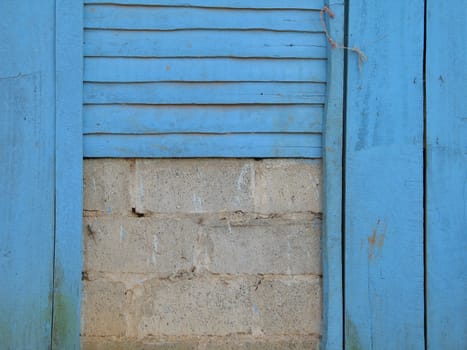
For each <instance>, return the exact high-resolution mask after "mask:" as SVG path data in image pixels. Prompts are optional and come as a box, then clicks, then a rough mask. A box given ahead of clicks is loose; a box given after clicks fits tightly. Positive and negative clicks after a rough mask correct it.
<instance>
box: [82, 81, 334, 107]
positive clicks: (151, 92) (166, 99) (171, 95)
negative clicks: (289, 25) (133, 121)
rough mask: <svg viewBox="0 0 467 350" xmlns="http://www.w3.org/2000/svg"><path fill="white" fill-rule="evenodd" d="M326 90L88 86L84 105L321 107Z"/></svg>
mask: <svg viewBox="0 0 467 350" xmlns="http://www.w3.org/2000/svg"><path fill="white" fill-rule="evenodd" d="M325 88H326V86H325V84H314V83H138V84H120V83H114V84H104V83H86V84H84V103H91V104H109V103H141V104H248V103H253V104H291V103H292V104H296V103H305V104H312V103H318V104H320V103H323V102H324V97H325Z"/></svg>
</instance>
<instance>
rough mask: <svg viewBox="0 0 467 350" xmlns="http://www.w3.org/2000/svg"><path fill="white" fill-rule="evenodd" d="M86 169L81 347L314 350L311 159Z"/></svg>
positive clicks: (317, 291) (315, 174) (90, 165)
mask: <svg viewBox="0 0 467 350" xmlns="http://www.w3.org/2000/svg"><path fill="white" fill-rule="evenodd" d="M84 166H85V169H84V170H85V171H84V192H85V194H84V225H83V226H84V230H83V246H84V266H83V308H82V310H83V312H82V346H83V349H87V350H101V349H110V350H117V349H148V350H149V349H196V350H202V349H208V350H211V349H221V350H223V349H225V350H227V349H245V350H246V349H251V350H254V349H258V350H259V349H261V350H262V349H272V350H274V349H316V348H318V346H319V339H320V333H321V307H322V301H321V300H322V297H321V263H320V236H321V163H320V162H319V161H304V160H284V159H276V160H259V161H257V160H245V159H185V160H173V159H165V160H161V159H88V160H85V164H84Z"/></svg>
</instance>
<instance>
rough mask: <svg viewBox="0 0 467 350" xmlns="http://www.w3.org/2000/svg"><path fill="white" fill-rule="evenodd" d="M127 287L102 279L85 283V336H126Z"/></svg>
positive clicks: (82, 332) (83, 317) (83, 307)
mask: <svg viewBox="0 0 467 350" xmlns="http://www.w3.org/2000/svg"><path fill="white" fill-rule="evenodd" d="M125 291H126V290H125V285H124V284H123V283H119V282H111V281H106V280H102V279H98V280H95V281H83V302H82V306H81V308H82V325H81V334H83V335H84V336H100V337H103V336H123V335H124V334H125V328H126V322H125Z"/></svg>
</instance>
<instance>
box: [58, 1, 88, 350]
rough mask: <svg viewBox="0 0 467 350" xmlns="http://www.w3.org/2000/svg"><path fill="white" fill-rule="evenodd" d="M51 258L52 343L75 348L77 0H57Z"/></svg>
mask: <svg viewBox="0 0 467 350" xmlns="http://www.w3.org/2000/svg"><path fill="white" fill-rule="evenodd" d="M55 3H56V16H55V18H56V41H55V80H56V83H55V84H56V101H55V113H56V117H55V118H56V121H55V125H56V140H55V182H56V189H55V199H56V207H55V223H56V228H55V263H54V295H53V303H54V306H53V310H54V312H53V337H52V349H57V350H60V349H67V350H68V349H69V350H79V349H80V320H81V315H80V304H81V271H82V249H81V242H82V232H83V231H82V212H83V209H82V207H83V205H82V198H83V190H82V188H83V174H82V167H83V151H82V148H83V137H82V101H83V99H82V96H83V95H82V89H83V83H82V77H83V63H82V57H83V51H82V45H80V43H82V41H83V38H82V28H83V20H82V16H81V14H82V6H83V4H82V1H80V0H56V2H55Z"/></svg>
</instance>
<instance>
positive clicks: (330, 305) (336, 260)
mask: <svg viewBox="0 0 467 350" xmlns="http://www.w3.org/2000/svg"><path fill="white" fill-rule="evenodd" d="M329 6H330V7H331V10H332V12H333V13H334V15H335V17H334V18H333V19H330V18H328V17H327V19H328V20H329V21H328V22H327V25H328V28H329V34H330V35H331V37H332V38H333V40H335V41H336V42H338V43H341V44H343V42H344V5H343V4H341V5H337V4H333V5H329ZM329 51H330V52H329V64H328V76H329V84H328V90H327V101H326V112H325V118H324V134H323V157H324V171H323V188H324V190H323V192H324V196H323V197H324V198H323V213H324V223H323V237H322V243H321V244H322V261H323V341H322V345H323V349H330V350H333V349H336V350H337V349H342V347H343V341H344V339H343V336H344V332H343V290H342V190H343V183H342V170H343V169H342V142H343V140H342V138H343V102H344V52H343V50H341V49H333V48H331V46H330V47H329Z"/></svg>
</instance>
